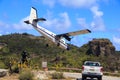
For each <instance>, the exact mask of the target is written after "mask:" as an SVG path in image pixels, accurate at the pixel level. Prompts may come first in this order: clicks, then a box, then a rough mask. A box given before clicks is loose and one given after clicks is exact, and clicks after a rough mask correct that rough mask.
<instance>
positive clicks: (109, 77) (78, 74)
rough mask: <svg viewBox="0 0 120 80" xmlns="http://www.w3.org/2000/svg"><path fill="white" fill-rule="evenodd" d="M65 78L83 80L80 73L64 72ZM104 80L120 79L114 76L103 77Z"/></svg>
mask: <svg viewBox="0 0 120 80" xmlns="http://www.w3.org/2000/svg"><path fill="white" fill-rule="evenodd" d="M64 76H65V77H71V78H76V79H78V80H82V76H81V74H80V73H68V72H64ZM87 80H97V79H87ZM102 80H120V77H113V76H103V78H102Z"/></svg>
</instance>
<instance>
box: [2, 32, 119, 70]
mask: <svg viewBox="0 0 120 80" xmlns="http://www.w3.org/2000/svg"><path fill="white" fill-rule="evenodd" d="M46 44H49V46H48V47H47V46H46ZM69 45H70V44H69ZM70 48H71V50H69V51H66V50H63V49H61V48H59V47H56V45H54V44H53V43H52V42H50V41H48V40H46V39H45V38H43V37H36V36H33V35H30V34H27V33H23V34H17V33H15V34H10V35H3V36H0V57H1V56H5V57H6V56H12V57H16V58H18V59H20V56H21V53H22V52H23V51H24V50H25V51H27V52H28V53H29V56H30V58H31V59H32V61H33V64H39V66H41V64H40V63H41V62H42V61H47V62H48V67H55V66H58V65H59V66H60V67H75V68H81V67H82V64H83V62H84V61H85V60H93V61H100V62H101V63H102V65H103V66H104V68H105V70H109V71H114V70H120V67H119V66H120V63H119V62H120V57H119V56H120V54H119V53H120V52H119V51H116V53H114V54H112V55H107V56H101V55H100V56H99V57H97V56H96V55H91V54H90V55H86V54H87V52H88V50H89V44H85V45H83V46H82V47H80V48H79V47H76V46H74V45H70ZM93 51H94V50H93ZM108 63H109V64H108Z"/></svg>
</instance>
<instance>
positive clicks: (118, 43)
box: [113, 36, 120, 45]
mask: <svg viewBox="0 0 120 80" xmlns="http://www.w3.org/2000/svg"><path fill="white" fill-rule="evenodd" d="M113 41H114V43H116V44H117V45H120V37H115V36H114V37H113Z"/></svg>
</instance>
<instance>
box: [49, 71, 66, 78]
mask: <svg viewBox="0 0 120 80" xmlns="http://www.w3.org/2000/svg"><path fill="white" fill-rule="evenodd" d="M51 77H52V79H64V76H63V73H57V72H55V73H53V74H51Z"/></svg>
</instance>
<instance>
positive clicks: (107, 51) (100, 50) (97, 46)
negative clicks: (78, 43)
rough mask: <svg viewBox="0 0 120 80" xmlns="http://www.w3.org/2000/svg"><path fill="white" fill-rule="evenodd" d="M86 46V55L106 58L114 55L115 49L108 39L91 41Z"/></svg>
mask: <svg viewBox="0 0 120 80" xmlns="http://www.w3.org/2000/svg"><path fill="white" fill-rule="evenodd" d="M88 45H89V49H88V51H87V54H94V55H97V56H99V55H103V56H107V55H111V54H114V53H115V47H114V46H113V44H112V42H110V40H109V39H93V40H92V41H89V43H88Z"/></svg>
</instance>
